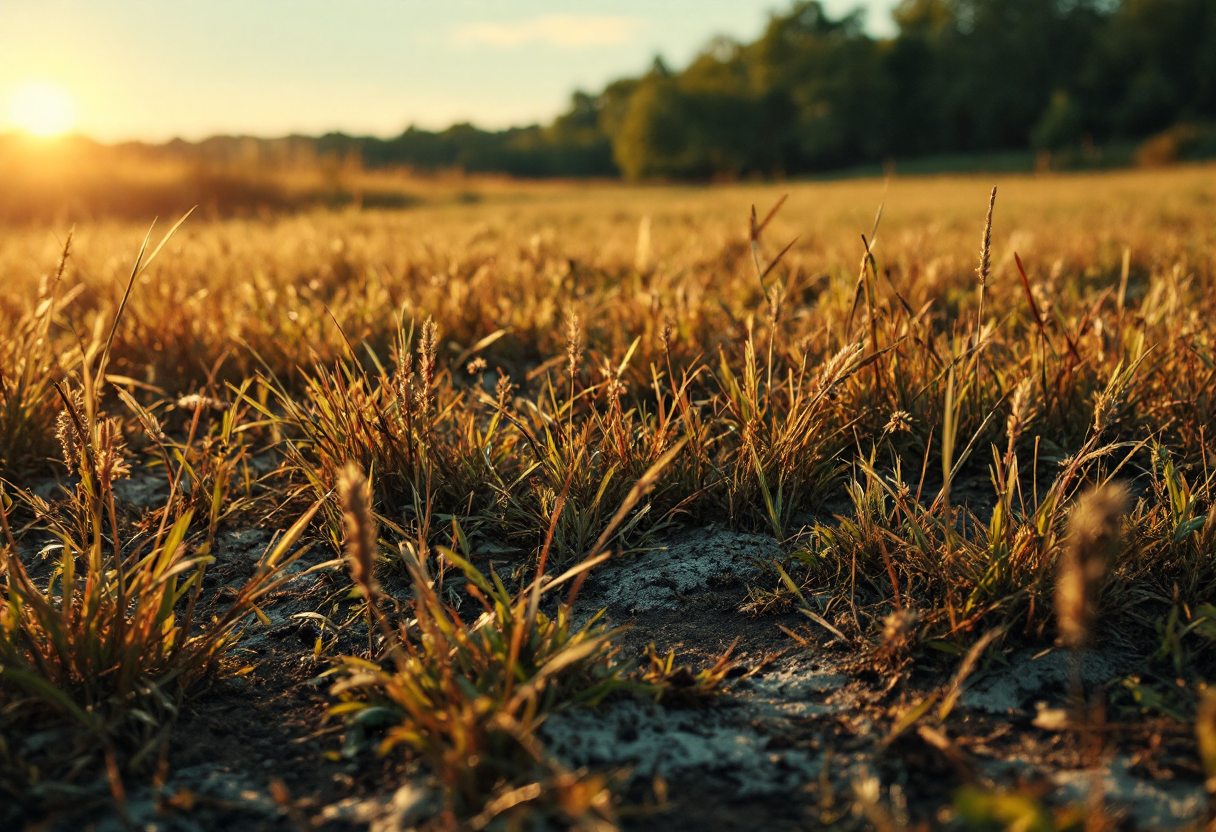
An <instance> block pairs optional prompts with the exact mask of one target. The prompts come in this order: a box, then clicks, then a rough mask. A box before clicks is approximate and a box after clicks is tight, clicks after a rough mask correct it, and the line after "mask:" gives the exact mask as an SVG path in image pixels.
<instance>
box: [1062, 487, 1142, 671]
mask: <svg viewBox="0 0 1216 832" xmlns="http://www.w3.org/2000/svg"><path fill="white" fill-rule="evenodd" d="M1130 504H1131V495H1130V494H1129V492H1128V490H1127V488H1126V486H1123V485H1120V484H1107V485H1103V486H1099V487H1098V488H1094V489H1091V490H1090V491H1088V492H1086V493H1085V494H1083V495H1081V497H1080V498H1079V499H1078V500H1077V502H1076V505H1075V506H1073V509H1072V513H1071V514H1070V515H1069V517H1068V541H1067V544H1066V545H1065V548H1064V553H1063V556H1062V557H1061V559H1060V570H1059V574H1058V576H1057V579H1056V599H1055V600H1056V619H1057V622H1058V626H1059V629H1060V638H1061V639H1062V640H1063V642H1064V644H1065V645H1067V646H1068V647H1070V648H1072V649H1074V650H1079V649H1081V648H1082V647H1084V646H1085V644H1086V643H1087V642H1088V641H1089V637H1090V633H1091V631H1092V628H1093V624H1094V620H1095V618H1096V617H1097V605H1098V596H1099V594H1100V593H1101V591H1102V587H1103V585H1104V583H1105V582H1106V575H1107V572H1108V571H1109V569H1110V567H1111V565H1112V564H1113V562H1114V560H1115V557H1116V556H1117V555H1118V554H1119V551H1120V550H1121V549H1122V548H1123V536H1122V531H1121V529H1120V528H1119V523H1120V520H1121V519H1122V518H1123V516H1124V515H1125V514H1127V511H1128V508H1129V506H1130Z"/></svg>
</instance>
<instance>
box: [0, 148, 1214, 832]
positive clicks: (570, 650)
mask: <svg viewBox="0 0 1216 832" xmlns="http://www.w3.org/2000/svg"><path fill="white" fill-rule="evenodd" d="M994 184H995V185H996V189H995V191H994V190H993V185H994ZM431 185H433V187H432V186H429V185H428V183H427V182H426V181H425V180H421V181H415V182H410V183H408V188H407V190H408V192H409V194H410V197H409V199H408V200H404V199H403V200H401V201H400V202H401V204H408V206H409V207H404V208H395V209H388V208H377V207H374V201H365V202H364V203H363V204H359V203H358V201H357V200H356V201H355V202H354V204H351V205H346V206H345V207H338V208H330V209H326V208H322V207H317V206H316V205H312V206H284V205H273V206H270V207H268V208H266V209H265V210H260V211H251V212H245V213H248V214H249V215H247V216H225V212H224V211H222V210H219V209H218V208H217V209H216V210H211V211H207V210H200V211H197V212H195V213H194V214H192V215H190V216H187V217H185V218H184V221H183V222H180V223H179V224H177V225H175V224H174V223H177V222H178V220H179V216H180V215H178V214H175V215H172V216H169V217H162V218H161V219H160V220H159V221H158V222H157V223H156V225H155V226H154V227H153V228H152V230H151V231H150V232H149V231H148V228H147V226H148V224H149V222H150V220H151V216H150V215H151V213H152V212H153V210H156V209H157V208H159V207H161V205H162V202H163V200H161V199H160V197H159V196H158V197H157V200H156V201H154V202H155V204H153V203H148V204H147V205H142V204H141V203H139V202H138V200H136V201H135V202H133V203H132V204H131V205H126V204H125V203H124V206H125V207H124V208H123V209H122V210H121V211H117V212H116V213H118V214H121V217H115V216H106V215H105V211H104V210H102V209H97V210H96V211H94V212H89V213H88V214H87V215H85V216H80V217H79V219H78V220H77V221H76V222H75V224H74V227H73V225H72V215H71V212H70V211H67V212H66V213H60V214H55V213H53V212H52V213H49V214H46V215H42V214H35V215H31V216H30V217H28V218H26V219H24V220H23V221H22V222H20V223H18V222H15V221H14V222H11V223H10V224H9V225H7V226H5V227H4V228H3V229H0V283H2V285H3V287H4V291H3V293H0V484H2V487H3V495H2V497H0V517H2V518H3V525H2V530H0V531H2V533H3V543H2V544H0V545H3V549H0V552H2V557H3V561H2V568H0V581H3V583H4V592H3V596H2V599H0V794H3V795H4V796H5V800H4V801H3V803H4V808H3V809H0V821H2V822H3V823H4V824H10V825H12V826H13V828H35V827H36V828H51V829H61V828H62V829H71V828H82V827H81V824H82V823H85V820H84V819H85V818H87V819H88V822H90V823H94V824H95V828H97V829H102V828H121V826H117V825H116V826H113V827H107V826H105V824H106V823H114V824H118V823H120V822H125V821H126V820H129V821H130V822H132V823H135V824H136V825H144V826H146V825H147V824H152V825H153V827H154V828H163V829H179V828H180V829H186V828H221V827H220V826H218V825H217V824H237V825H238V826H227V827H226V828H251V829H253V828H256V829H278V828H284V829H313V828H325V829H331V828H332V829H341V828H367V827H368V824H371V828H373V829H393V828H402V829H404V828H409V827H411V826H417V827H419V828H435V829H440V828H470V829H485V828H495V829H497V828H503V829H528V828H538V829H541V828H580V829H610V828H625V829H680V828H689V829H691V828H704V826H705V825H707V824H711V825H714V826H715V828H756V824H757V823H759V824H761V825H763V826H764V827H765V828H778V829H784V828H790V829H795V828H814V827H817V826H830V827H840V828H875V829H882V830H885V829H897V828H931V827H938V826H949V827H952V828H969V827H970V826H975V827H976V828H1020V829H1065V828H1078V829H1079V828H1085V829H1106V828H1109V829H1114V828H1151V827H1154V826H1158V825H1160V824H1164V823H1166V822H1167V821H1168V822H1169V823H1172V824H1173V825H1175V826H1177V827H1179V828H1182V827H1187V826H1189V827H1190V828H1195V829H1199V828H1204V824H1205V823H1208V822H1210V821H1211V818H1212V815H1211V810H1210V809H1209V808H1208V800H1207V797H1206V794H1207V793H1208V792H1207V791H1206V790H1207V789H1211V788H1212V786H1211V784H1212V783H1213V782H1214V781H1213V779H1212V778H1216V693H1214V692H1212V691H1210V690H1209V689H1208V687H1207V684H1208V681H1209V680H1211V679H1213V677H1214V675H1216V661H1214V659H1216V645H1214V644H1213V641H1216V606H1213V602H1214V600H1216V512H1213V511H1212V499H1213V487H1214V483H1213V477H1214V474H1213V471H1212V468H1211V464H1210V462H1209V456H1210V455H1211V453H1212V452H1213V451H1216V446H1214V444H1213V438H1212V433H1213V416H1214V415H1216V387H1214V384H1216V329H1214V328H1213V325H1212V320H1213V317H1216V292H1214V288H1216V287H1214V281H1216V223H1214V222H1213V220H1214V219H1216V167H1213V166H1184V167H1174V168H1166V169H1160V170H1139V171H1124V172H1114V173H1109V172H1108V173H1100V174H1099V173H1092V174H1075V175H1043V176H1029V175H1025V176H1004V175H1003V176H999V177H991V176H989V177H984V176H967V177H961V176H960V177H937V178H933V177H899V176H896V177H895V178H892V179H890V180H882V179H862V180H849V181H839V182H789V183H746V182H744V183H733V184H720V185H713V186H700V187H693V186H645V187H643V186H625V185H618V184H612V183H599V184H576V183H570V182H562V181H554V182H547V183H534V184H526V183H509V182H506V181H503V180H489V179H486V180H478V179H468V180H461V181H459V182H443V183H438V184H435V183H431ZM375 187H378V186H377V185H376V184H375V183H372V184H369V185H368V188H375ZM403 187H404V186H402V185H401V182H396V183H395V184H394V185H393V186H392V187H391V188H390V187H389V186H388V185H385V186H384V190H385V192H389V191H392V190H393V188H396V189H397V190H396V191H393V192H402V193H404V192H405V191H404V190H402V188H403ZM187 196H188V194H187ZM180 199H181V195H180V194H179V195H176V196H175V197H174V199H173V200H169V201H168V202H167V203H165V204H168V205H174V204H176V202H175V201H174V200H180ZM141 208H147V209H148V211H147V214H148V221H146V222H142V221H141V222H136V221H135V220H132V219H130V218H129V217H131V216H138V215H139V214H140V209H141ZM48 210H49V209H48ZM183 213H184V212H183ZM51 217H58V218H60V221H59V222H58V223H57V224H54V223H52V222H51V219H50V218H51ZM69 229H70V230H69ZM1209 316H1213V317H1209ZM740 547H742V549H741V548H740ZM743 549H746V552H745V553H744V554H739V552H742V551H743ZM680 553H683V554H680ZM681 558H683V560H681ZM648 564H649V566H648ZM689 570H693V571H696V570H701V571H700V572H697V576H696V577H695V579H688V580H687V581H686V576H687V575H689V574H691V573H690V572H689ZM631 582H632V583H631ZM622 587H634V588H636V591H635V589H629V591H628V592H623V591H622ZM656 587H658V588H659V589H661V590H662V591H663V592H665V593H667V594H665V595H663V596H662V601H661V603H657V604H654V605H652V606H650V607H647V606H646V605H645V603H643V599H644V598H647V597H650V595H648V593H653V592H655V591H658V590H656V589H655V588H656ZM630 593H632V594H633V595H634V596H635V597H632V598H628V597H623V596H624V595H629V594H630ZM601 609H603V610H605V613H604V614H603V615H602V616H597V615H595V613H596V612H597V611H598V610H601ZM1044 657H1046V658H1044ZM1036 661H1038V662H1040V664H1038V665H1032V663H1033V662H1036ZM1049 663H1052V664H1051V668H1053V669H1052V670H1051V672H1046V671H1043V670H1042V668H1043V667H1045V666H1046V665H1047V664H1049ZM812 665H814V668H813V673H815V674H819V675H818V676H815V677H814V678H815V679H819V680H820V682H822V684H823V685H824V686H825V687H823V688H822V689H821V688H815V693H814V695H813V696H810V694H797V696H803V697H804V699H806V697H807V696H810V699H806V701H802V700H799V702H800V703H801V704H799V707H800V708H802V710H799V711H798V712H797V713H796V714H794V715H793V716H790V714H791V713H793V712H792V711H790V710H789V707H788V706H789V704H790V702H789V701H787V700H788V699H789V697H791V696H793V697H794V698H797V696H795V695H794V694H790V693H788V691H789V690H792V689H793V687H796V685H793V684H792V683H791V684H790V685H786V687H785V688H781V685H780V684H777V681H779V680H782V679H793V678H795V677H797V679H801V680H802V682H799V684H802V685H803V687H804V688H806V685H807V684H810V683H809V682H806V679H807V678H810V677H804V676H798V674H800V673H802V674H805V673H809V672H812V671H811V670H808V669H807V668H811V667H812ZM1036 668H1037V669H1036ZM791 674H793V675H791ZM824 674H827V675H830V676H831V677H832V678H833V679H834V680H835V681H832V682H831V683H830V684H829V683H828V682H827V681H824V680H826V679H827V675H824ZM1036 674H1037V675H1036ZM1030 677H1033V678H1037V679H1039V682H1038V683H1037V686H1035V685H1031V684H1030V683H1029V682H1026V681H1025V680H1026V679H1027V678H1030ZM775 680H777V681H775ZM781 684H784V683H781ZM816 684H819V682H816ZM774 685H775V686H776V687H774ZM1002 685H1003V686H1004V687H1002ZM776 689H780V690H783V691H786V692H785V693H779V694H772V695H773V696H774V697H776V698H775V699H773V700H772V702H776V703H777V704H776V705H774V704H772V702H770V701H769V700H768V699H764V700H763V701H764V702H765V703H768V704H766V705H764V707H770V706H771V707H772V708H776V709H777V710H781V709H782V708H784V709H785V710H781V714H783V715H781V716H780V718H779V719H778V717H775V716H773V715H772V714H771V713H769V712H768V711H765V712H764V714H765V715H763V716H761V715H759V714H761V711H760V710H756V709H757V708H760V707H761V706H760V705H758V704H757V703H758V702H760V701H761V699H760V698H761V697H762V696H769V695H770V692H771V690H776ZM807 689H809V688H807ZM1008 690H1013V691H1014V692H1015V693H1016V695H1013V694H1010V695H1009V696H1006V697H1005V698H1004V699H1001V696H1003V695H1004V694H1003V693H1001V692H1002V691H1008ZM998 694H999V695H998ZM782 697H785V699H783V698H782ZM985 697H987V698H985ZM808 702H809V703H812V705H813V707H812V706H811V705H808V704H807V703H808ZM833 702H835V703H836V706H835V707H833V706H832V703H833ZM985 703H988V704H987V705H985ZM992 703H996V704H995V705H994V704H992ZM749 709H751V710H749ZM817 709H818V710H817ZM773 713H776V711H774V712H773ZM688 714H694V715H697V716H695V718H691V717H688V716H687V715H688ZM731 714H743V715H744V716H743V717H742V718H741V719H742V722H738V720H736V721H735V722H732V721H731V720H732V719H736V717H734V716H731ZM656 715H658V716H656ZM626 717H628V720H633V721H632V722H629V727H628V728H627V729H626V728H625V727H622V728H621V729H620V730H619V731H618V730H616V729H614V731H615V733H614V735H613V737H612V738H610V739H609V740H605V745H604V747H605V748H607V749H608V751H606V752H604V753H603V754H601V755H600V756H599V757H596V756H595V754H592V753H591V752H590V751H588V749H587V745H586V743H584V744H583V745H582V746H580V745H579V742H578V741H577V740H578V737H580V736H582V737H584V738H585V737H589V736H591V735H592V733H593V730H599V729H598V728H596V729H593V728H588V727H583V728H578V727H577V726H579V725H584V723H580V722H579V720H580V719H591V720H592V722H591V723H586V724H587V725H595V726H600V727H602V726H603V725H616V724H617V722H616V720H621V719H625V718H626ZM688 719H693V721H694V722H695V721H696V720H701V721H702V723H703V724H702V726H701V727H700V728H697V727H696V726H694V727H692V728H686V727H680V726H684V725H685V724H686V722H687V720H688ZM628 720H627V721H628ZM639 720H640V722H639ZM656 720H657V723H658V724H659V725H660V726H661V727H660V728H659V729H658V731H657V733H656V735H655V738H654V739H653V741H652V742H653V745H654V746H655V747H656V748H657V750H653V755H655V756H654V758H653V759H651V758H650V757H646V755H647V754H651V753H652V751H651V750H646V751H645V752H643V751H642V750H639V749H640V748H641V746H640V745H639V743H640V740H637V735H638V734H639V732H641V733H642V734H645V733H646V729H644V728H639V727H637V726H638V725H639V724H640V725H653V724H655V722H656ZM773 720H777V721H773ZM711 723H712V724H713V725H715V726H718V727H717V728H715V729H714V730H717V731H719V734H720V735H721V736H720V738H723V737H724V738H725V739H723V740H722V741H723V742H726V743H727V744H728V745H729V743H732V742H733V743H735V746H738V745H739V744H740V743H745V742H746V743H752V744H753V745H755V747H756V748H757V749H759V750H758V751H757V754H756V756H755V758H754V761H755V765H757V766H768V765H770V762H771V760H772V759H775V758H776V756H780V757H781V760H780V765H779V766H777V768H779V769H780V776H778V774H775V773H770V774H771V776H770V774H765V775H764V777H763V778H758V780H757V782H759V783H760V784H759V785H757V783H753V782H751V781H750V780H748V781H747V782H746V783H743V785H741V781H740V779H739V776H738V773H737V772H735V771H731V770H720V769H718V768H714V767H713V766H712V765H711V766H709V767H708V768H706V767H705V766H706V765H708V764H705V765H702V764H694V763H689V764H687V765H684V764H679V765H677V764H676V763H675V762H672V760H673V759H674V757H671V755H673V754H677V751H679V749H677V746H679V748H683V749H685V750H684V751H679V753H685V752H686V751H687V748H688V747H691V746H688V745H687V742H691V740H689V739H688V737H690V736H694V735H695V736H697V737H700V738H701V739H700V740H698V742H699V741H701V740H704V738H705V736H706V734H705V731H706V729H705V728H704V725H705V724H711ZM571 725H573V726H575V727H574V728H571V727H569V726H571ZM621 725H624V723H621ZM664 725H666V726H668V727H666V728H664V727H662V726H664ZM562 726H567V727H566V728H563V727H562ZM719 729H720V730H719ZM563 731H564V732H565V733H563ZM664 731H669V732H670V733H668V734H664V733H663V732H664ZM580 732H581V733H580ZM732 732H733V733H732ZM625 734H629V736H630V737H631V738H630V739H628V741H627V742H625V740H622V739H621V737H623V736H625ZM715 736H718V735H715ZM572 737H573V739H572ZM664 737H666V739H664ZM706 741H707V742H708V740H706ZM613 743H617V744H616V745H613ZM621 743H625V744H624V745H621ZM630 743H632V744H630ZM680 743H686V745H684V746H680ZM723 747H725V746H723ZM710 748H711V749H712V748H718V747H717V746H713V745H712V743H711V745H710ZM580 749H581V750H580ZM647 749H649V746H647ZM596 753H599V752H596ZM688 753H691V752H688ZM713 753H716V752H713ZM665 754H666V755H668V756H664V755H665ZM614 755H619V758H618V757H614ZM669 758H670V759H669ZM751 759H752V758H747V760H751ZM747 760H744V761H743V762H739V763H738V765H747V764H749V763H747ZM698 765H700V766H701V767H698ZM207 766H211V767H212V768H207ZM681 766H683V767H681ZM181 771H192V772H193V774H192V775H189V776H179V775H178V772H181ZM200 771H201V772H202V773H201V774H200ZM766 771H767V769H766ZM217 772H218V773H217ZM707 772H708V773H707ZM1112 772H1114V773H1112ZM1120 777H1122V778H1123V779H1122V780H1120V779H1119V778H1120ZM191 778H193V779H191ZM765 778H767V779H765ZM1104 778H1105V779H1104ZM760 780H763V782H760ZM1205 783H1206V784H1207V785H1206V786H1205ZM1129 784H1130V785H1129ZM1070 789H1071V790H1070ZM1154 789H1155V790H1156V791H1153V790H1154ZM1145 794H1149V795H1150V796H1149V797H1148V798H1146V797H1144V795H1145ZM1154 801H1156V802H1154ZM1146 807H1148V808H1146ZM1161 807H1167V808H1164V809H1163V808H1161ZM1153 812H1157V814H1153ZM111 816H112V818H111ZM98 817H103V818H111V819H110V820H101V821H98V820H96V818H98ZM39 824H42V825H39ZM158 824H159V825H158ZM190 824H195V825H194V826H191V825H190ZM199 824H202V826H199ZM394 824H395V825H394Z"/></svg>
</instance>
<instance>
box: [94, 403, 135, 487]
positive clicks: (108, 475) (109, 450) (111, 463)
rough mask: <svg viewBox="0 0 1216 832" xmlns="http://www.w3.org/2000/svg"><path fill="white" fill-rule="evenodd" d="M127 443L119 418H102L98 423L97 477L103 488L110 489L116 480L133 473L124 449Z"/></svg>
mask: <svg viewBox="0 0 1216 832" xmlns="http://www.w3.org/2000/svg"><path fill="white" fill-rule="evenodd" d="M126 447H127V443H126V440H125V439H124V438H123V435H122V427H121V425H120V424H119V421H118V420H117V419H102V420H101V421H100V422H98V423H97V477H98V479H100V480H101V490H102V491H103V492H104V491H108V490H109V489H110V488H111V486H113V485H114V481H115V480H120V479H123V478H124V477H127V476H129V475H130V474H131V467H130V466H129V465H128V464H127V460H126V457H125V455H124V453H123V452H124V451H125V450H126Z"/></svg>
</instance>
